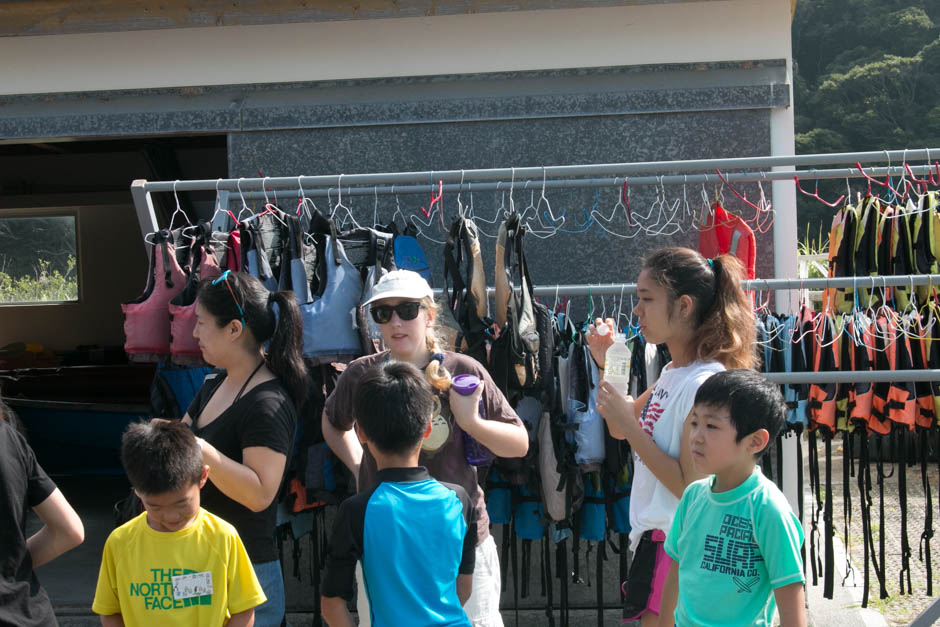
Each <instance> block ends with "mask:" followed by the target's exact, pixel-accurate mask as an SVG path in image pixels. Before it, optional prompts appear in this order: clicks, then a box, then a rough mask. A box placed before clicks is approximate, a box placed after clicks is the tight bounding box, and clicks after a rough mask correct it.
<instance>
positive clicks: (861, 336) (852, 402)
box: [848, 316, 875, 429]
mask: <svg viewBox="0 0 940 627" xmlns="http://www.w3.org/2000/svg"><path fill="white" fill-rule="evenodd" d="M849 324H850V326H851V329H850V332H851V335H850V336H851V337H853V338H856V341H855V342H851V352H850V353H849V354H850V357H851V362H850V363H851V369H852V371H853V372H870V371H871V370H872V369H873V368H874V365H875V355H874V349H873V348H872V347H873V346H874V345H875V338H874V337H873V335H872V330H871V321H870V320H866V319H863V318H862V317H860V316H856V317H854V318H852V320H851V321H850V322H849ZM848 387H849V407H848V410H849V421H850V422H852V423H855V424H860V425H862V426H864V427H865V429H869V428H870V426H869V419H870V418H871V412H872V402H873V400H874V387H873V385H872V383H871V382H870V381H862V382H859V383H855V384H851V385H849V386H848Z"/></svg>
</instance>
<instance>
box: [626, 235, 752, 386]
mask: <svg viewBox="0 0 940 627" xmlns="http://www.w3.org/2000/svg"><path fill="white" fill-rule="evenodd" d="M643 269H644V270H646V271H647V273H648V274H649V275H650V277H651V278H652V279H653V280H654V281H656V282H657V283H659V284H660V285H662V286H663V287H664V288H665V289H666V292H667V293H668V295H669V315H670V316H671V315H672V305H673V303H674V302H675V301H676V300H677V299H678V298H679V297H680V296H685V295H688V296H689V297H690V298H691V299H692V301H693V303H694V304H695V316H696V318H695V322H694V325H695V334H694V335H693V337H692V342H693V344H694V346H692V348H693V352H694V354H695V358H696V359H698V360H700V361H717V362H719V363H721V364H722V365H724V366H725V367H726V368H754V367H755V366H756V365H757V348H756V346H757V344H756V342H755V335H756V332H755V328H754V313H753V311H752V309H751V304H750V302H749V301H748V298H747V296H746V295H745V293H744V291H743V290H742V289H741V279H742V277H743V276H744V267H743V266H742V265H741V262H740V261H738V260H737V258H735V257H733V256H731V255H722V256H720V257H716V258H715V259H711V260H709V259H706V258H705V257H703V256H702V255H701V254H700V253H699V252H697V251H695V250H692V249H690V248H679V247H673V248H660V249H659V250H655V251H653V252H652V253H650V255H649V256H648V257H646V260H645V261H644V262H643Z"/></svg>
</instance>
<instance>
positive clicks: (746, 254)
mask: <svg viewBox="0 0 940 627" xmlns="http://www.w3.org/2000/svg"><path fill="white" fill-rule="evenodd" d="M698 251H699V252H700V253H702V255H703V256H704V257H707V258H709V259H714V258H715V257H718V256H720V255H733V256H735V257H737V258H738V259H739V260H740V261H741V264H742V265H743V266H744V268H745V269H746V270H747V278H748V279H753V278H754V276H755V275H754V266H755V264H756V262H757V244H756V243H755V240H754V231H752V230H751V227H749V226H748V225H747V224H745V223H744V220H742V219H741V218H740V216H736V215H734V214H733V213H728V212H727V211H726V210H725V208H724V207H722V206H721V205H720V204H718V203H717V202H716V203H715V204H713V205H712V211H711V212H710V213H709V214H707V215H706V216H704V218H703V220H702V224H701V225H700V227H699V236H698Z"/></svg>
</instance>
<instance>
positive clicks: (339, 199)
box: [327, 174, 362, 230]
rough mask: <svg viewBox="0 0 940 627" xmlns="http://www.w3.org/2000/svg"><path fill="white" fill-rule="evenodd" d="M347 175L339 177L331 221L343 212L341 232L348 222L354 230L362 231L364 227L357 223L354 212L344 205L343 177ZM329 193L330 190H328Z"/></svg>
mask: <svg viewBox="0 0 940 627" xmlns="http://www.w3.org/2000/svg"><path fill="white" fill-rule="evenodd" d="M344 176H346V175H345V174H340V175H339V180H338V182H337V185H336V206H335V207H333V210H332V211H331V212H330V219H331V220H334V221H335V220H336V214H337V212H338V211H339V210H340V209H342V210H343V221H342V222H341V223H340V230H343V229H344V228H345V225H346V222H347V221H348V222H352V225H353V227H354V228H357V229H361V228H362V227H361V226H360V225H359V223H358V222H356V218H355V216H353V213H352V210H350V208H349V207H347V206H346V205H344V204H343V177H344ZM327 192H329V190H327Z"/></svg>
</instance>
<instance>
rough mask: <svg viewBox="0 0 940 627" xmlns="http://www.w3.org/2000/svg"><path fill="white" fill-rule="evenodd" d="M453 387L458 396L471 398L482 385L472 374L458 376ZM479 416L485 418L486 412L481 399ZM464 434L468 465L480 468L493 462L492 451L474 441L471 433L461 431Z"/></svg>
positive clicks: (464, 449)
mask: <svg viewBox="0 0 940 627" xmlns="http://www.w3.org/2000/svg"><path fill="white" fill-rule="evenodd" d="M450 385H451V387H452V388H453V390H454V391H455V392H457V394H460V395H461V396H470V395H471V394H473V392H474V390H476V389H477V386H479V385H480V378H479V377H478V376H476V375H472V374H458V375H457V376H456V377H454V379H453V381H451V384H450ZM478 407H479V410H478V411H479V414H480V418H485V417H486V414H485V410H484V409H483V399H482V398H481V399H480V404H479V406H478ZM460 432H461V433H462V434H463V452H464V457H466V458H467V463H468V464H471V465H473V466H480V465H482V464H488V463H489V462H491V461H492V460H493V453H491V452H490V449H488V448H486V447H485V446H483V445H482V444H480V443H479V442H477V441H476V440H474V439H473V436H471V435H470V434H469V433H467V432H466V431H464V430H463V429H461V430H460Z"/></svg>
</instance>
